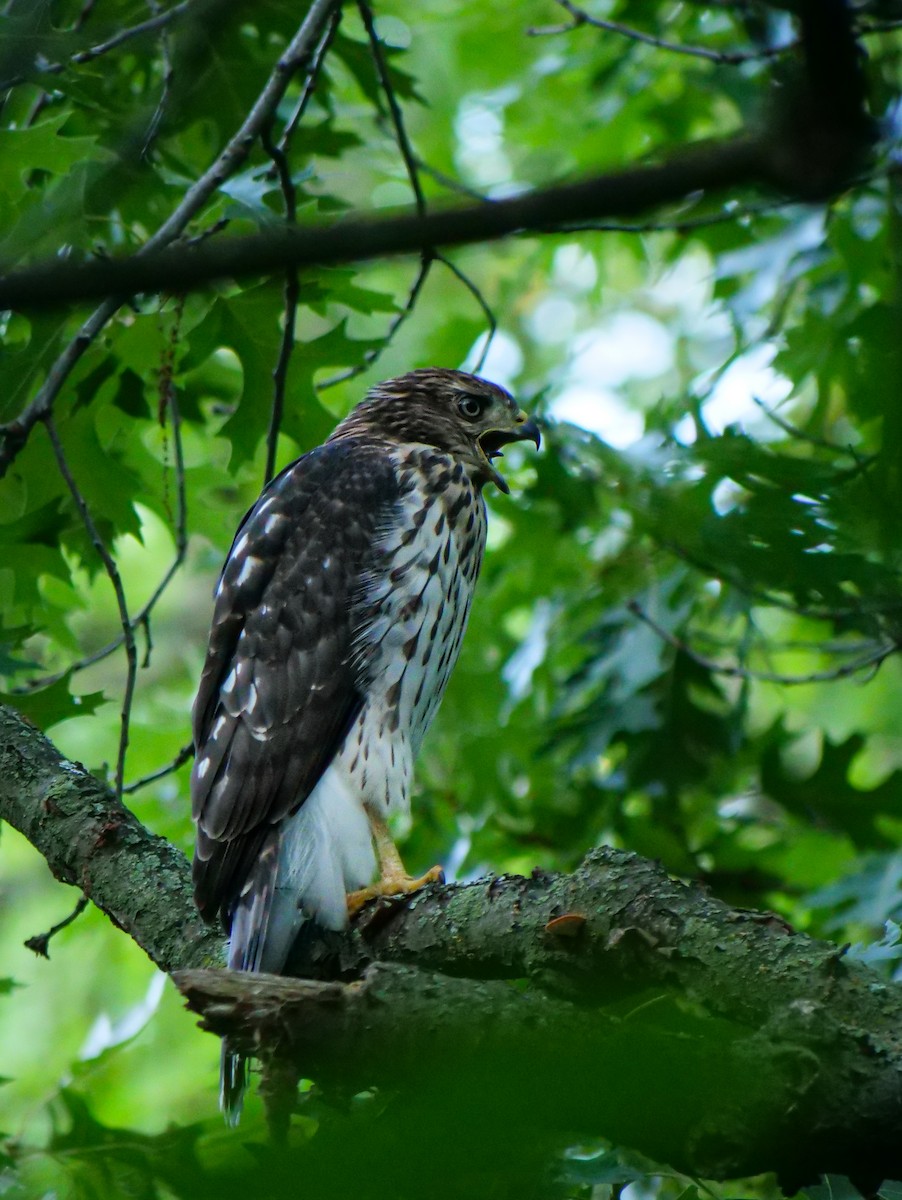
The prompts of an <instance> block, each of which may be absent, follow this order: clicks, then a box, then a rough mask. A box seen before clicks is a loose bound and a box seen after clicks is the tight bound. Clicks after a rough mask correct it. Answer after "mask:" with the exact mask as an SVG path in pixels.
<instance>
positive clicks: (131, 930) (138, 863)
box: [0, 705, 222, 971]
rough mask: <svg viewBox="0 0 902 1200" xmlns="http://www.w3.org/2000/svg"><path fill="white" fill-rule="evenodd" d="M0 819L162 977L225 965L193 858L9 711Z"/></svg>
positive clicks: (2, 721)
mask: <svg viewBox="0 0 902 1200" xmlns="http://www.w3.org/2000/svg"><path fill="white" fill-rule="evenodd" d="M0 817H2V818H3V820H5V821H8V822H9V823H10V825H14V826H15V827H16V829H18V830H19V832H20V833H22V834H24V835H25V837H27V838H28V840H29V841H30V842H31V844H32V845H33V846H34V847H35V848H36V849H37V850H39V851H40V853H41V854H43V856H44V858H46V860H47V865H48V866H49V867H50V870H51V871H52V872H53V874H54V875H55V876H56V878H57V879H60V880H62V881H63V883H71V884H74V885H75V886H76V887H78V888H81V889H83V891H84V892H85V894H86V895H88V896H89V897H90V898H91V899H92V900H93V901H94V903H95V904H96V905H97V907H98V908H101V909H103V911H104V912H105V913H106V914H107V916H108V917H109V918H110V920H111V921H112V922H113V923H114V924H115V925H118V926H119V928H120V929H123V930H124V931H125V932H126V933H127V934H129V935H130V936H131V937H132V938H134V940H135V941H136V942H137V943H138V945H139V946H140V947H141V949H142V950H144V951H145V952H146V954H147V955H148V956H149V957H150V958H151V959H153V961H154V962H155V963H156V964H157V966H158V967H160V969H161V970H163V971H172V970H175V969H176V968H178V967H185V966H189V965H190V966H196V965H199V964H201V963H207V964H214V963H217V962H219V961H220V959H221V950H222V940H221V938H220V937H219V935H218V934H217V933H215V932H214V931H213V930H211V929H210V928H209V927H207V926H205V925H204V924H203V922H202V921H201V919H200V917H199V915H198V913H197V910H196V908H195V907H194V900H193V897H192V890H191V878H190V871H189V869H188V863H187V861H186V859H185V856H184V855H183V854H182V853H181V852H180V851H178V850H177V849H176V848H175V847H174V846H172V845H170V843H169V842H167V841H166V840H165V839H164V838H161V837H156V836H155V835H154V834H152V833H150V831H149V830H147V829H145V828H144V826H143V825H142V824H141V822H140V821H139V820H138V819H137V818H136V817H135V816H134V814H133V813H131V812H129V810H128V809H127V808H126V807H125V806H124V805H123V804H121V803H120V802H119V801H118V800H117V799H116V797H115V796H114V795H113V793H112V792H111V791H110V789H109V788H108V787H106V786H105V785H104V784H103V783H101V782H100V781H99V780H97V779H95V778H94V776H93V775H91V774H89V773H88V772H87V771H86V770H85V769H84V767H82V766H81V765H80V764H79V763H73V762H70V761H69V760H68V759H65V758H63V757H62V755H61V754H60V753H59V752H58V751H57V750H56V749H55V748H54V746H53V745H52V744H51V743H50V742H49V741H48V740H47V738H46V737H45V736H44V735H43V734H42V733H41V732H40V731H39V730H37V729H35V728H34V727H33V726H32V725H29V724H28V722H27V721H25V720H23V718H22V717H20V716H19V715H18V713H16V712H14V711H13V710H12V709H10V708H5V707H4V706H2V705H0Z"/></svg>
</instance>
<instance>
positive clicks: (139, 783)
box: [122, 742, 194, 795]
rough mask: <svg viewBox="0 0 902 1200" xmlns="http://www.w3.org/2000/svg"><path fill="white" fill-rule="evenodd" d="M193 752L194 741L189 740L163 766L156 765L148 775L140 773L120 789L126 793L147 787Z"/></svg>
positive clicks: (183, 761)
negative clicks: (138, 776) (138, 777)
mask: <svg viewBox="0 0 902 1200" xmlns="http://www.w3.org/2000/svg"><path fill="white" fill-rule="evenodd" d="M193 754H194V743H193V742H189V743H188V745H187V746H182V748H181V750H179V752H178V754H176V756H175V758H173V759H172V761H171V762H168V763H166V764H165V766H162V767H158V768H157V769H156V770H155V771H151V772H150V773H149V774H148V775H142V776H141V778H140V779H135V780H134V781H133V782H132V783H127V784H126V785H125V787H124V788H123V789H122V791H123V793H124V794H126V795H128V794H129V793H131V792H138V791H140V790H141V788H143V787H147V785H148V784H149V783H156V781H157V780H158V779H165V777H166V776H167V775H171V774H172V773H173V772H174V771H177V770H178V769H179V767H180V766H182V765H183V764H184V763H186V762H187V761H188V759H189V758H191V756H192V755H193Z"/></svg>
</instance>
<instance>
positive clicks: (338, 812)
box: [219, 768, 376, 1125]
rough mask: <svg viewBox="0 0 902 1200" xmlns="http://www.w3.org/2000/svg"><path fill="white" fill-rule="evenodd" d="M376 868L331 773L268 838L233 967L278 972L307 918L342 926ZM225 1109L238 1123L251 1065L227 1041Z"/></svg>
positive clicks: (365, 834)
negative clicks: (350, 897) (353, 895)
mask: <svg viewBox="0 0 902 1200" xmlns="http://www.w3.org/2000/svg"><path fill="white" fill-rule="evenodd" d="M375 869H376V857H375V851H374V849H373V842H372V834H371V831H370V824H369V820H368V818H367V815H366V811H365V810H364V808H363V805H362V804H361V802H360V799H359V798H358V797H357V796H356V795H355V794H354V792H353V791H352V789H351V787H350V785H349V783H348V781H347V779H346V777H345V775H344V773H343V772H339V771H336V770H335V769H334V768H331V769H329V770H327V771H326V773H325V774H324V775H323V777H322V778H321V779H320V781H319V783H318V784H317V786H316V788H314V790H313V792H311V794H310V795H309V796H308V798H307V799H306V801H305V802H304V803H303V804H302V805H301V806H300V808H299V809H298V810H297V811H296V812H295V813H293V814H292V815H291V816H290V817H287V818H286V819H285V820H284V821H283V822H282V823H281V824H280V825H277V826H273V828H272V830H271V831H270V832H269V833H268V834H267V837H266V840H265V841H264V843H263V846H262V849H261V851H260V853H259V855H258V857H257V859H256V860H255V862H254V865H253V867H252V869H251V872H250V874H249V876H248V878H247V880H246V882H245V885H244V887H243V888H242V891H241V895H240V896H239V897H238V900H237V903H236V904H235V907H234V910H233V912H232V923H231V931H230V937H229V967H230V968H231V970H233V971H268V972H270V973H272V974H279V973H280V972H281V971H282V970H283V968H284V966H285V963H286V961H287V959H288V956H289V953H290V952H291V947H292V946H293V945H294V942H295V940H296V938H297V936H298V934H299V932H300V930H301V927H302V925H303V924H304V922H305V921H307V920H310V919H311V918H312V919H313V920H314V921H316V923H317V924H318V925H320V926H321V927H322V928H324V929H343V928H344V927H345V926H346V925H347V921H348V909H347V901H346V894H347V892H349V891H352V890H354V889H355V888H359V887H363V886H364V885H365V884H367V883H369V881H370V880H371V879H372V877H373V874H374V872H375ZM220 1078H221V1086H220V1093H219V1095H220V1106H221V1108H222V1111H223V1113H224V1115H225V1118H226V1121H227V1122H228V1123H229V1124H230V1125H237V1123H238V1119H239V1117H240V1116H241V1105H242V1100H243V1097H244V1091H245V1088H246V1086H247V1060H246V1059H245V1058H243V1057H242V1056H241V1055H239V1054H236V1053H235V1052H234V1051H232V1050H231V1049H230V1048H229V1045H228V1041H227V1040H224V1041H223V1051H222V1069H221V1077H220Z"/></svg>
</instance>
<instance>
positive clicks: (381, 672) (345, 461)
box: [192, 369, 538, 1112]
mask: <svg viewBox="0 0 902 1200" xmlns="http://www.w3.org/2000/svg"><path fill="white" fill-rule="evenodd" d="M523 438H533V439H534V440H535V441H536V443H537V444H538V431H537V429H536V427H535V425H534V424H533V423H532V422H531V421H527V419H526V417H525V415H524V414H523V413H521V412H520V411H519V410H518V408H517V406H516V404H515V402H514V401H513V400H512V398H511V397H510V396H509V395H508V393H507V392H505V391H504V390H503V389H501V388H498V387H496V386H495V385H493V384H491V383H488V382H487V381H485V380H482V379H478V378H476V377H475V376H472V375H466V374H464V373H462V372H458V371H445V370H438V369H431V370H425V371H414V372H411V373H410V374H408V375H404V376H401V377H400V378H398V379H393V380H389V381H388V382H387V383H383V384H380V385H378V386H377V387H376V388H374V389H372V391H371V392H370V393H369V394H368V396H367V397H366V399H365V400H364V401H363V402H362V403H361V404H359V405H358V406H357V408H355V409H354V410H353V412H352V413H351V414H350V415H349V416H348V417H347V418H346V419H345V420H344V421H342V422H341V423H340V424H339V426H338V427H337V428H336V430H335V432H334V433H333V434H332V436H331V437H330V438H329V439H328V440H327V441H326V442H325V443H324V444H323V445H322V446H319V447H318V448H317V449H315V450H312V451H311V452H310V453H309V454H306V455H304V456H303V457H302V458H300V459H298V460H297V461H296V462H294V463H292V464H291V465H290V466H289V467H287V468H286V469H285V470H284V471H283V472H282V473H281V474H280V475H279V476H278V477H277V478H276V479H275V480H273V482H272V483H271V484H270V485H269V486H268V487H267V488H266V490H265V491H264V492H263V494H262V496H261V497H260V499H259V500H258V501H257V503H256V504H255V505H254V507H253V508H252V509H251V511H250V512H249V513H248V514H247V516H246V517H245V519H244V521H243V522H242V524H241V526H240V528H239V530H238V533H237V534H236V537H235V541H234V542H233V545H232V549H231V551H230V552H229V556H228V559H227V560H226V564H225V567H224V568H223V572H222V576H221V578H220V582H219V585H218V587H217V592H216V606H215V611H214V615H213V627H212V631H211V634H210V645H209V649H208V652H207V660H206V664H205V666H204V672H203V676H202V679H201V683H200V688H199V691H198V695H197V700H196V702H195V707H194V736H195V747H196V758H195V764H194V770H193V773H192V798H193V810H194V817H195V820H196V822H197V846H196V853H195V861H194V878H195V886H196V895H197V902H198V905H199V907H200V909H201V911H202V912H203V913H204V915H205V916H206V917H207V918H210V919H212V918H214V917H216V916H217V915H219V916H220V917H221V918H222V919H223V921H224V923H225V926H226V928H227V929H228V930H229V931H230V934H231V939H230V952H229V964H230V966H233V967H241V968H244V969H250V970H269V971H279V970H281V969H282V967H283V965H284V962H285V958H286V957H287V955H288V952H289V950H290V948H291V944H292V942H293V940H294V938H295V936H296V934H297V932H298V929H299V927H300V925H301V923H302V921H303V920H304V918H305V917H308V918H313V919H315V920H317V921H319V922H320V923H321V924H322V925H324V926H326V927H329V928H340V927H341V926H342V925H343V924H344V923H345V922H346V920H347V907H346V899H345V897H346V893H347V892H349V891H352V890H355V889H361V888H364V887H365V886H366V885H367V884H369V883H370V881H371V879H372V876H373V874H374V872H375V867H376V857H375V853H374V849H373V841H374V838H375V839H376V841H377V843H378V845H379V849H380V858H382V860H383V863H382V865H383V875H384V876H387V877H388V878H387V880H386V881H385V882H383V884H382V887H383V889H385V888H387V887H391V888H393V889H394V890H397V889H398V888H403V887H404V886H407V885H406V884H405V882H404V878H403V877H402V876H401V874H400V870H401V868H400V860H398V859H397V857H396V854H395V852H394V850H393V848H392V847H391V846H390V843H389V842H388V841H387V835H386V834H385V827H384V821H385V818H386V817H387V816H388V814H389V813H390V812H392V811H395V810H398V809H401V810H403V809H404V808H405V807H406V806H407V804H408V802H409V794H410V781H411V773H412V767H413V760H414V758H415V756H416V753H417V751H418V749H419V746H420V743H421V741H422V738H423V735H424V734H425V732H426V729H427V728H428V726H429V723H430V721H431V720H432V718H433V716H434V715H435V711H436V709H437V708H438V704H439V702H440V700H441V696H442V693H443V691H444V688H445V685H446V683H447V681H448V677H449V676H450V673H451V670H452V669H453V667H454V663H455V662H456V660H457V656H458V653H459V650H460V644H461V639H462V637H463V633H464V629H465V626H466V620H467V614H468V611H469V606H470V600H471V598H472V593H473V587H474V585H475V582H476V576H477V574H478V572H479V567H480V563H481V561H482V553H483V549H484V545H485V506H484V503H483V500H482V488H483V486H484V485H485V484H486V483H487V482H489V481H492V482H494V483H495V484H497V485H498V486H499V487H501V488H502V489H503V490H505V491H506V490H507V486H506V484H505V483H504V480H503V479H502V477H501V476H500V475H499V474H498V472H497V471H496V470H495V468H494V466H493V465H492V461H491V460H492V458H494V457H496V456H497V454H498V453H499V452H500V447H501V446H502V445H504V444H505V443H507V442H509V441H516V440H522V439H523ZM229 1063H230V1065H229V1064H227V1070H226V1075H225V1076H224V1097H225V1103H226V1106H227V1108H228V1107H230V1108H231V1110H232V1111H233V1112H234V1110H235V1108H236V1106H237V1104H238V1103H240V1091H241V1087H242V1078H241V1073H240V1072H238V1073H237V1074H236V1068H235V1065H234V1060H229Z"/></svg>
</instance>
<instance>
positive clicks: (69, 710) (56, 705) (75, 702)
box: [0, 671, 106, 729]
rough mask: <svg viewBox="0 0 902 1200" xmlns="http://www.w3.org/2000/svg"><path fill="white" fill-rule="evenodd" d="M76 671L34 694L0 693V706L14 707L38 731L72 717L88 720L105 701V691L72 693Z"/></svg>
mask: <svg viewBox="0 0 902 1200" xmlns="http://www.w3.org/2000/svg"><path fill="white" fill-rule="evenodd" d="M72 676H73V672H72V671H68V672H67V673H66V674H65V675H64V676H63V678H62V679H58V680H57V681H56V683H51V684H50V685H49V686H48V687H44V688H36V689H35V690H34V691H32V692H24V693H23V692H15V693H6V692H0V704H7V705H9V707H10V708H15V709H16V710H17V711H18V712H20V713H21V714H22V716H23V717H26V718H27V719H28V720H29V721H31V722H32V723H33V724H35V725H37V726H38V728H39V729H49V728H50V727H51V726H52V725H57V724H59V722H60V721H67V720H69V719H70V718H71V717H88V716H91V715H92V714H93V713H95V712H96V711H97V709H98V708H100V706H101V705H102V704H104V703H105V702H106V697H105V696H104V694H103V692H83V693H81V694H76V693H73V692H72V691H71V690H70V686H69V685H70V683H71V682H72Z"/></svg>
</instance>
